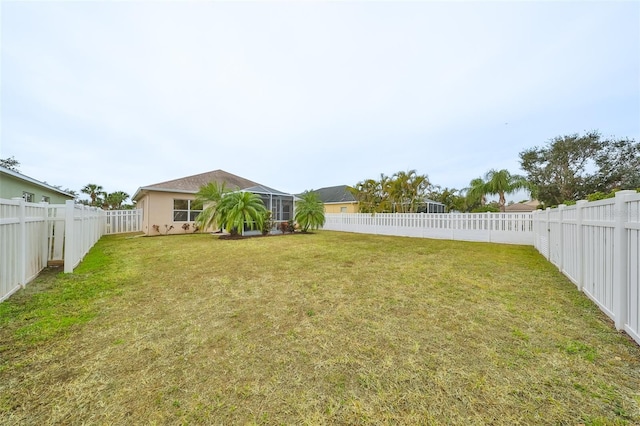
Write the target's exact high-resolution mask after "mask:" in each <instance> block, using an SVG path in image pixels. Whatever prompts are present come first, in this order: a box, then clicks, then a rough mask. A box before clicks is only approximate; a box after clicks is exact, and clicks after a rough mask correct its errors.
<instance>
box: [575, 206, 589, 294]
mask: <svg viewBox="0 0 640 426" xmlns="http://www.w3.org/2000/svg"><path fill="white" fill-rule="evenodd" d="M587 203H588V201H587V200H578V201H577V202H576V249H577V250H578V254H577V257H576V261H577V265H576V266H577V268H578V276H577V277H576V280H577V281H578V290H580V291H582V288H583V287H584V268H583V256H584V241H583V234H584V233H583V232H582V214H583V213H582V208H583V207H584V206H585V204H587Z"/></svg>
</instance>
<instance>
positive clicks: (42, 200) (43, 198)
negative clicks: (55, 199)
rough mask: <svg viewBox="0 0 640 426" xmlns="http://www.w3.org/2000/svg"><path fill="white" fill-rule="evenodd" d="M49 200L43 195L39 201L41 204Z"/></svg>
mask: <svg viewBox="0 0 640 426" xmlns="http://www.w3.org/2000/svg"><path fill="white" fill-rule="evenodd" d="M50 200H51V198H49V197H47V196H46V195H43V196H42V198H41V199H40V202H41V203H48V202H49V201H50Z"/></svg>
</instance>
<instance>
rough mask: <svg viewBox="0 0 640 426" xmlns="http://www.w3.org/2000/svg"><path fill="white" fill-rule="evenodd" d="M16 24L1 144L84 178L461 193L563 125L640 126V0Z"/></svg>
mask: <svg viewBox="0 0 640 426" xmlns="http://www.w3.org/2000/svg"><path fill="white" fill-rule="evenodd" d="M0 24H1V29H0V91H1V93H0V158H8V157H14V158H15V159H16V160H18V161H19V162H20V167H19V169H20V172H21V173H23V174H25V175H27V176H30V177H32V178H34V179H37V180H40V181H46V182H47V183H49V184H52V185H60V186H62V187H63V188H69V189H73V190H75V191H78V192H79V191H80V189H81V188H82V187H84V186H85V185H86V184H89V183H93V184H98V185H101V186H102V187H103V188H104V190H105V191H108V192H114V191H125V192H127V193H128V194H130V195H132V196H133V194H134V193H135V192H136V190H137V189H138V188H139V187H143V186H146V185H151V184H155V183H159V182H163V181H167V180H172V179H177V178H181V177H185V176H189V175H193V174H198V173H204V172H208V171H211V170H216V169H222V170H225V171H227V172H230V173H233V174H236V175H239V176H242V177H245V178H247V179H250V180H253V181H256V182H258V183H261V184H263V185H266V186H269V187H272V188H275V189H278V190H281V191H285V192H289V193H300V192H303V191H305V190H310V189H318V188H321V187H326V186H334V185H355V184H356V183H357V182H359V181H362V180H365V179H368V178H378V177H379V176H380V174H381V173H384V174H386V175H393V173H395V172H398V171H401V170H403V171H407V170H412V169H414V170H416V171H417V172H418V173H419V174H426V175H427V176H428V177H429V180H430V182H431V183H432V184H435V185H440V186H441V187H448V188H456V189H461V188H464V187H466V186H468V184H469V182H470V181H471V180H472V179H474V178H477V177H480V176H483V175H484V174H485V173H486V172H487V171H489V170H490V169H507V170H509V171H510V172H511V173H523V172H522V170H521V169H520V162H519V153H520V152H522V151H524V150H526V149H529V148H533V147H536V146H544V145H545V144H546V143H548V141H549V140H551V139H552V138H554V137H557V136H563V135H571V134H575V133H585V132H587V131H591V130H598V131H599V132H600V133H601V134H602V135H603V136H604V137H628V138H631V139H634V140H636V141H638V140H640V2H632V1H628V2H627V1H602V2H593V1H582V2H580V1H558V2H554V1H530V2H518V1H516V2H505V1H493V2H480V1H454V2H438V1H296V2H294V1H273V2H271V1H254V2H249V1H239V2H223V1H185V2H177V1H135V2H134V1H85V2H80V1H50V2H30V1H11V0H0ZM514 196H518V197H521V198H519V199H516V200H515V201H520V200H522V199H523V198H527V197H526V195H521V194H514ZM82 198H86V196H82Z"/></svg>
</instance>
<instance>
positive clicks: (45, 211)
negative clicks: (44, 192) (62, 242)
mask: <svg viewBox="0 0 640 426" xmlns="http://www.w3.org/2000/svg"><path fill="white" fill-rule="evenodd" d="M40 204H41V205H42V218H43V219H44V232H43V234H44V238H42V240H41V241H40V243H41V246H40V250H41V251H40V256H41V257H42V263H43V265H44V266H47V263H48V261H49V254H48V249H49V203H47V202H46V201H43V202H41V203H40Z"/></svg>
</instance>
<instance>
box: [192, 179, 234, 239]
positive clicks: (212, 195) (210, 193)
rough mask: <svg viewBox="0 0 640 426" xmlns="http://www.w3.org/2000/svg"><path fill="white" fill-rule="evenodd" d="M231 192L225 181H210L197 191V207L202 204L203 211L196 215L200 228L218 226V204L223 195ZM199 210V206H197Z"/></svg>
mask: <svg viewBox="0 0 640 426" xmlns="http://www.w3.org/2000/svg"><path fill="white" fill-rule="evenodd" d="M227 192H229V191H228V190H227V189H226V188H225V184H224V182H222V184H219V183H218V182H209V183H208V184H206V185H202V186H201V187H200V189H198V192H196V199H195V207H198V206H202V207H203V210H202V212H201V213H200V214H199V215H198V217H196V221H195V223H196V225H197V226H198V228H200V229H203V230H204V229H209V228H217V227H218V224H217V223H216V215H215V212H216V206H217V205H218V203H219V202H220V200H221V199H222V197H223V195H224V194H226V193H227ZM196 210H197V208H196Z"/></svg>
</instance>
